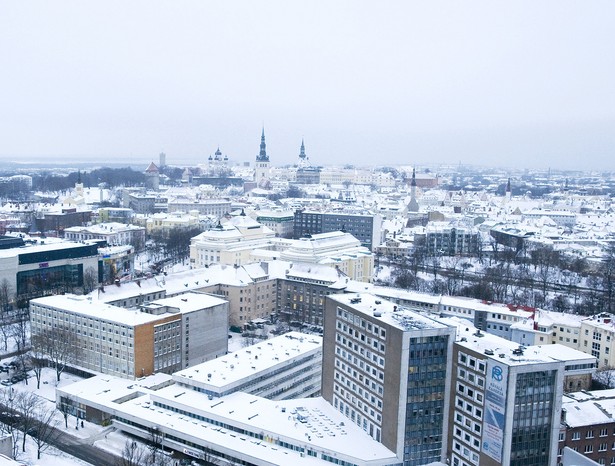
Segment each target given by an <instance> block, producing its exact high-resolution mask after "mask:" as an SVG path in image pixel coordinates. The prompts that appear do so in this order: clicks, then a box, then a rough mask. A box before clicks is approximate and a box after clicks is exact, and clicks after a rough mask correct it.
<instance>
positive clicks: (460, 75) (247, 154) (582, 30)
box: [0, 0, 615, 169]
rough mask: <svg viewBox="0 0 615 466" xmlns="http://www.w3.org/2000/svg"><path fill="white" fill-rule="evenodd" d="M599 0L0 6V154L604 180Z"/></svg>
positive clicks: (612, 105)
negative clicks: (261, 158) (462, 168)
mask: <svg viewBox="0 0 615 466" xmlns="http://www.w3.org/2000/svg"><path fill="white" fill-rule="evenodd" d="M614 24H615V2H612V1H600V0H598V1H593V0H592V1H565V0H555V1H549V0H541V1H535V0H530V1H519V0H517V1H512V2H511V1H508V2H504V1H493V0H490V1H464V2H460V1H446V2H441V1H431V0H430V1H423V2H412V1H401V0H400V1H389V2H376V1H372V2H362V1H348V2H343V1H334V0H328V1H309V2H292V1H279V2H277V1H276V2H274V1H268V2H257V1H237V2H233V1H219V2H211V1H205V0H199V1H158V0H155V1H152V0H149V1H108V0H106V1H104V2H100V1H99V2H94V1H83V0H76V1H65V0H54V1H49V0H42V1H8V0H0V158H1V159H2V160H24V159H26V158H28V157H33V158H34V157H36V158H37V159H41V158H43V157H45V156H48V157H50V158H52V157H53V156H58V155H67V156H69V157H71V158H74V157H77V156H84V157H87V158H95V157H100V158H102V160H111V159H116V158H117V159H120V160H130V159H129V158H130V157H132V158H133V160H134V159H135V158H138V159H142V158H150V159H152V160H157V154H158V153H159V152H160V151H165V152H166V153H167V162H168V163H171V164H173V163H180V161H181V163H186V162H188V161H192V162H193V163H197V162H200V161H203V160H204V157H206V156H208V155H209V154H211V153H213V152H214V151H215V149H216V147H217V146H218V145H220V148H221V150H222V152H223V153H225V154H228V155H229V157H231V158H232V159H234V160H253V159H254V157H255V156H256V154H257V153H258V145H259V142H260V140H259V138H260V130H261V125H262V124H263V123H264V125H265V131H266V135H267V148H268V153H269V155H270V157H271V160H272V162H273V163H274V164H282V163H292V162H295V161H296V159H297V154H298V152H299V146H300V144H301V138H302V137H305V142H306V149H307V152H308V155H309V156H310V158H311V160H312V162H313V163H315V164H332V163H339V164H343V163H355V164H375V163H379V164H384V163H387V164H400V163H405V164H419V165H421V164H426V163H431V164H433V163H455V164H456V163H458V162H462V163H471V164H488V165H502V166H514V167H520V166H528V167H548V166H551V167H562V168H580V169H586V168H596V169H615V166H614V165H615V164H614V163H613V159H614V155H615V154H614V152H615V150H614V148H615V131H614V128H615V53H614V47H615V27H614Z"/></svg>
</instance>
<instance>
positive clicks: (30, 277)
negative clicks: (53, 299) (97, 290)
mask: <svg viewBox="0 0 615 466" xmlns="http://www.w3.org/2000/svg"><path fill="white" fill-rule="evenodd" d="M81 286H83V264H74V265H61V266H58V267H41V268H38V269H34V270H26V271H23V272H18V273H17V295H18V296H26V297H27V296H43V295H46V294H49V293H51V292H71V291H73V289H75V288H77V287H81Z"/></svg>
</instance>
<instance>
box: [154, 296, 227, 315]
mask: <svg viewBox="0 0 615 466" xmlns="http://www.w3.org/2000/svg"><path fill="white" fill-rule="evenodd" d="M227 302H228V301H226V300H224V299H222V298H217V297H215V296H211V295H208V294H204V293H194V292H188V293H184V294H181V295H177V296H173V297H170V298H161V299H157V300H155V301H152V302H150V303H147V304H145V305H143V307H144V308H146V309H147V308H151V309H155V308H157V307H164V306H168V307H173V308H176V309H179V312H181V313H182V314H185V313H189V312H195V311H200V310H201V309H205V308H209V307H214V306H219V305H220V304H225V303H227Z"/></svg>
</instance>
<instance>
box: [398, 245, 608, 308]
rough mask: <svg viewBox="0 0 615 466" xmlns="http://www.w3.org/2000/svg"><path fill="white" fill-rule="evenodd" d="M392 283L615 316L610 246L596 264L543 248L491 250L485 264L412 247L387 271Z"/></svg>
mask: <svg viewBox="0 0 615 466" xmlns="http://www.w3.org/2000/svg"><path fill="white" fill-rule="evenodd" d="M421 273H422V274H423V275H421ZM425 274H427V277H429V278H428V279H427V278H426V275H425ZM421 277H422V278H421ZM392 279H393V284H395V285H396V286H398V287H401V288H405V289H410V290H416V291H422V292H429V293H434V294H446V295H462V296H468V297H472V298H477V299H483V300H487V301H498V302H507V303H512V304H518V305H526V306H532V307H540V308H545V309H551V310H555V311H560V312H575V313H579V314H583V315H590V314H594V313H596V312H600V311H607V312H615V247H613V246H612V247H610V248H608V249H607V250H606V253H605V255H604V257H603V260H602V261H601V262H600V263H598V264H589V263H588V262H587V261H586V260H584V259H579V258H569V257H567V256H566V255H563V254H561V253H560V252H559V251H557V250H555V249H553V248H552V247H550V246H543V245H541V246H533V247H531V248H522V249H512V248H505V247H504V246H502V245H497V247H496V246H494V247H493V253H492V254H491V255H490V256H489V258H488V259H487V258H478V257H473V258H472V257H460V256H456V257H449V256H434V255H428V254H427V253H426V251H425V249H423V248H416V249H415V250H413V251H412V253H411V254H410V255H409V256H408V257H406V258H405V259H404V260H403V261H402V263H401V264H400V265H398V266H397V267H396V268H395V269H394V270H393V273H392Z"/></svg>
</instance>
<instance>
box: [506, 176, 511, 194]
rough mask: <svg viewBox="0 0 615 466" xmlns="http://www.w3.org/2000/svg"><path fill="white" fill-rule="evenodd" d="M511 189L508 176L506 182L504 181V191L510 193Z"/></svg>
mask: <svg viewBox="0 0 615 466" xmlns="http://www.w3.org/2000/svg"><path fill="white" fill-rule="evenodd" d="M511 191H512V190H511V189H510V178H508V183H506V192H507V193H510V192H511Z"/></svg>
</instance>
